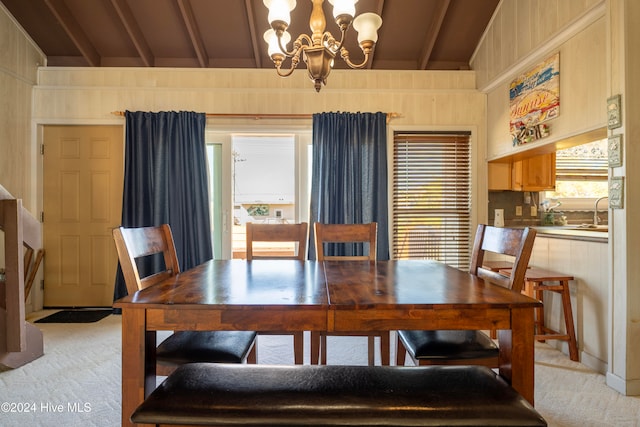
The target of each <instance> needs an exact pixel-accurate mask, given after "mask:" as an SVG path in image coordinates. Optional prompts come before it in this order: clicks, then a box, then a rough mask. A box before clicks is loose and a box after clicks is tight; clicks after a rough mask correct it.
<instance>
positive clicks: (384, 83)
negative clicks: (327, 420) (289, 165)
mask: <svg viewBox="0 0 640 427" xmlns="http://www.w3.org/2000/svg"><path fill="white" fill-rule="evenodd" d="M485 106H486V96H485V95H484V94H482V93H480V92H478V91H477V90H476V88H475V73H474V72H473V71H456V72H447V71H397V72H385V71H371V70H348V71H345V70H334V71H333V72H332V73H331V75H330V76H329V78H328V86H326V87H324V88H323V89H322V91H321V92H320V93H316V92H315V90H314V89H313V86H312V84H311V82H310V81H309V80H308V79H307V77H306V74H305V72H304V70H297V71H296V72H294V75H293V76H292V77H288V78H280V77H278V76H277V75H276V73H275V71H273V70H248V69H236V70H219V69H218V70H216V69H205V70H203V69H159V68H41V69H40V71H39V85H38V87H36V88H35V90H34V112H33V119H34V120H35V121H36V122H37V123H38V124H47V123H83V124H91V123H124V119H123V118H121V117H115V116H114V115H113V114H111V112H113V111H122V110H132V111H133V110H143V111H159V110H195V111H201V112H207V113H249V114H261V113H265V114H266V113H268V114H274V113H278V114H312V113H317V112H323V111H351V112H357V111H369V112H375V111H383V112H395V113H399V114H400V117H398V118H395V119H393V120H391V122H390V124H389V125H390V128H391V129H392V130H393V129H398V130H417V129H424V130H451V129H464V130H470V131H471V132H472V143H473V164H472V173H473V176H476V177H480V178H479V179H476V180H474V182H473V201H472V202H473V206H474V212H473V221H474V223H475V222H477V221H481V220H484V219H486V209H487V208H486V206H487V203H486V201H487V190H486V178H485V176H486V174H485V173H484V172H482V171H481V170H479V169H478V165H480V164H482V162H483V161H484V158H485V156H486V153H485V135H486V128H485V121H486V114H485ZM275 122H277V124H278V125H279V126H300V125H301V124H302V123H301V121H300V120H293V121H291V120H277V121H276V120H271V121H270V120H260V121H255V120H237V119H236V120H234V121H230V120H225V119H219V118H214V119H210V120H209V126H212V127H214V128H215V127H216V126H220V127H224V128H229V127H233V125H237V126H243V129H245V130H246V126H255V128H256V129H260V128H261V127H264V126H271V125H273V124H274V123H275ZM305 123H306V125H307V126H308V127H309V128H310V126H311V121H310V120H308V119H307V121H306V122H305Z"/></svg>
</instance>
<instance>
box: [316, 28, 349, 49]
mask: <svg viewBox="0 0 640 427" xmlns="http://www.w3.org/2000/svg"><path fill="white" fill-rule="evenodd" d="M340 32H341V34H340V42H337V41H336V39H335V37H333V34H331V33H330V32H329V31H325V33H324V34H323V35H322V39H323V40H325V41H326V42H327V43H328V44H329V48H330V49H331V50H333V51H334V52H338V51H340V50H341V49H342V45H343V44H344V42H345V40H346V38H347V31H346V29H345V30H340Z"/></svg>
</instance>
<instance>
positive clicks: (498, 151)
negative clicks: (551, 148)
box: [473, 0, 606, 160]
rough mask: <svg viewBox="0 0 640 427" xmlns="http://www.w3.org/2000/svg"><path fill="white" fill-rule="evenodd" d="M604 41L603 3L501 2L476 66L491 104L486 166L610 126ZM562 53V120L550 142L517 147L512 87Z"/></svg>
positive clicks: (552, 129) (553, 124) (553, 129)
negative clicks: (513, 137) (513, 132)
mask: <svg viewBox="0 0 640 427" xmlns="http://www.w3.org/2000/svg"><path fill="white" fill-rule="evenodd" d="M562 25H566V27H563V26H562ZM605 34H606V19H605V7H604V1H600V2H596V1H584V0H557V1H545V2H541V1H520V0H518V1H513V0H507V1H503V2H502V3H501V7H500V8H499V9H498V11H497V13H496V15H495V16H494V19H493V21H492V24H491V27H490V28H489V30H488V31H487V32H486V34H485V38H484V40H483V42H482V44H481V46H480V47H479V48H478V50H477V52H476V55H475V57H474V61H473V66H474V68H475V69H476V71H477V73H478V76H479V81H480V82H479V88H480V90H482V91H484V92H486V93H487V97H488V99H487V112H488V113H487V141H488V145H487V160H494V159H498V158H501V157H505V156H508V155H513V154H518V153H521V152H524V151H527V150H530V149H532V148H538V149H540V148H541V146H544V145H547V144H549V145H554V144H555V143H557V142H558V141H563V140H565V139H567V138H572V137H575V136H577V135H580V134H584V133H586V132H591V131H594V130H596V129H601V128H603V127H604V126H606V109H605V108H603V101H602V100H603V99H606V62H605V56H606V37H605ZM497 35H500V37H498V36H497ZM500 40H502V42H500ZM507 41H508V42H507ZM516 53H518V54H517V55H516ZM555 53H559V54H560V115H559V117H558V118H556V119H554V120H551V121H549V122H548V124H549V126H550V135H549V136H548V137H546V138H542V139H540V140H538V141H534V142H532V143H529V144H524V145H520V146H518V147H514V146H513V144H512V141H511V135H510V134H509V85H510V83H511V81H512V80H513V79H514V78H515V77H517V76H518V75H519V74H521V73H523V72H526V71H527V70H529V69H531V68H533V67H534V66H535V65H536V64H537V63H539V62H541V61H543V60H545V59H547V58H548V57H550V56H551V55H553V54H555ZM480 76H482V77H480Z"/></svg>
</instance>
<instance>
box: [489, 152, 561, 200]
mask: <svg viewBox="0 0 640 427" xmlns="http://www.w3.org/2000/svg"><path fill="white" fill-rule="evenodd" d="M488 173H489V176H488V178H489V179H488V184H489V190H514V191H545V190H554V189H555V187H556V153H549V154H542V155H539V156H534V157H529V158H527V159H522V160H516V161H512V162H508V163H497V162H496V163H489V164H488Z"/></svg>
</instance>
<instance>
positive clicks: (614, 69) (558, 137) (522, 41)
mask: <svg viewBox="0 0 640 427" xmlns="http://www.w3.org/2000/svg"><path fill="white" fill-rule="evenodd" d="M638 22H640V2H638V1H637V0H503V1H502V2H501V3H500V7H499V9H498V11H497V12H496V14H495V16H494V18H493V20H492V22H491V24H490V27H489V28H488V29H487V31H486V33H485V38H484V40H483V42H482V44H481V46H479V48H478V50H477V52H476V55H475V57H474V60H473V67H472V68H473V69H474V70H475V71H476V73H477V78H478V87H479V89H480V90H481V91H483V92H486V93H487V100H488V101H487V111H488V114H487V141H488V143H487V152H488V157H487V158H488V159H489V160H491V159H496V158H500V157H503V156H507V155H513V154H523V151H526V150H531V149H544V148H546V147H552V146H554V145H555V144H557V143H559V142H560V141H562V140H563V139H565V138H572V137H575V136H576V135H579V134H581V133H584V132H589V131H590V130H593V129H597V128H598V127H604V126H606V100H607V98H608V97H609V96H611V95H615V94H621V95H622V99H623V101H622V103H623V106H622V115H623V126H622V127H621V128H618V129H615V130H613V131H612V130H609V131H606V132H604V134H605V135H606V134H608V135H613V134H622V135H623V145H624V147H623V151H624V163H623V166H622V167H618V168H612V169H610V176H623V177H624V178H625V206H624V209H614V210H611V211H610V216H609V218H610V219H609V230H610V231H609V245H608V248H607V251H608V254H607V255H608V273H607V292H606V294H605V293H602V292H601V293H599V297H600V298H602V299H606V300H607V301H606V304H607V319H606V328H605V329H604V330H605V331H606V337H605V338H606V342H607V353H608V354H607V358H606V359H607V360H605V362H606V363H608V366H607V384H608V385H610V386H611V387H613V388H615V389H616V390H618V391H620V392H621V393H624V394H631V395H638V394H640V351H638V345H639V344H638V343H639V342H640V339H639V338H640V322H639V321H638V319H640V305H638V304H637V301H638V298H639V297H640V286H639V285H638V280H640V279H639V277H640V264H639V263H638V262H637V259H635V258H634V254H636V253H638V250H640V248H638V244H637V241H638V239H635V238H629V237H628V236H637V235H638V233H640V222H639V221H637V214H635V212H638V209H640V207H638V206H637V205H638V204H640V170H638V168H637V167H636V168H634V166H635V165H636V164H637V162H638V160H640V151H639V150H638V147H637V145H638V144H634V143H633V141H634V140H637V135H638V134H639V133H640V123H636V121H634V120H629V118H631V117H638V114H640V101H638V99H640V98H639V97H640V84H639V83H638V79H637V78H636V77H635V76H637V75H638V73H640V60H639V59H638V58H639V56H638V55H637V52H638V49H640V27H639V26H638ZM554 52H560V76H561V80H560V116H559V117H558V118H557V119H554V120H552V121H550V122H549V125H550V127H551V135H550V136H549V137H547V138H544V139H542V140H539V141H536V142H533V143H530V144H525V145H524V146H520V147H517V148H513V147H512V146H511V142H510V136H509V134H508V120H509V111H508V91H507V90H508V83H509V82H510V81H511V79H513V78H514V77H515V76H517V75H519V74H520V73H522V72H523V71H526V70H527V69H529V68H531V67H532V66H533V65H535V64H536V63H537V62H540V61H542V60H544V59H545V58H546V57H548V56H549V55H550V54H552V53H554ZM634 301H635V303H634ZM584 333H585V334H586V333H588V331H586V330H585V331H584ZM595 334H598V335H600V336H601V332H600V329H599V330H598V331H594V338H596V335H595ZM600 339H601V338H600ZM593 342H596V340H595V339H594V340H593ZM593 352H594V353H593V354H594V355H595V356H596V357H601V353H602V351H601V350H599V349H597V348H594V349H593ZM596 368H597V367H596Z"/></svg>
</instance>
